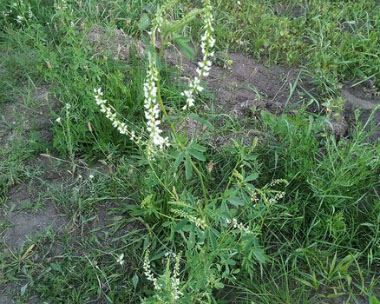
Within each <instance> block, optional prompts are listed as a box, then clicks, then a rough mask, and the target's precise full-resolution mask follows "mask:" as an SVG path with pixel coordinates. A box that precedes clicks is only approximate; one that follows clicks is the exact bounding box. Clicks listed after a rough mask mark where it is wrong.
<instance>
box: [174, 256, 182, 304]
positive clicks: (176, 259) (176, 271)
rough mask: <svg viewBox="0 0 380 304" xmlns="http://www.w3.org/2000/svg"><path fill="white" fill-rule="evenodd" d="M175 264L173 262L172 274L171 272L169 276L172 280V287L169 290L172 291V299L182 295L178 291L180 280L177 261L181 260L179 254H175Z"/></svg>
mask: <svg viewBox="0 0 380 304" xmlns="http://www.w3.org/2000/svg"><path fill="white" fill-rule="evenodd" d="M174 256H175V261H176V262H175V264H174V269H173V274H172V277H171V280H172V288H171V291H172V294H171V296H172V298H173V299H174V300H178V299H179V298H180V297H181V296H183V293H182V292H180V291H179V284H180V280H179V263H180V261H181V254H179V255H177V256H176V255H175V254H174Z"/></svg>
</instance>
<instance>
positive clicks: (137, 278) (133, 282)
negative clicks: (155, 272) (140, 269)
mask: <svg viewBox="0 0 380 304" xmlns="http://www.w3.org/2000/svg"><path fill="white" fill-rule="evenodd" d="M138 282H139V277H138V276H137V274H136V273H135V275H134V276H133V278H132V284H133V288H134V289H136V287H137V284H138Z"/></svg>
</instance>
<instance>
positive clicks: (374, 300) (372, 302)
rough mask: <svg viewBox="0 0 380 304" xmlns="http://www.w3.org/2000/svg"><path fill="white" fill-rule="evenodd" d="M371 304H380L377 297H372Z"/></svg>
mask: <svg viewBox="0 0 380 304" xmlns="http://www.w3.org/2000/svg"><path fill="white" fill-rule="evenodd" d="M369 304H380V301H379V300H378V299H377V298H376V297H375V296H371V297H370V298H369Z"/></svg>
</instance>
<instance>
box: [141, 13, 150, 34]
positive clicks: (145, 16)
mask: <svg viewBox="0 0 380 304" xmlns="http://www.w3.org/2000/svg"><path fill="white" fill-rule="evenodd" d="M149 25H150V19H149V16H148V14H142V16H141V18H140V20H139V23H138V27H139V30H140V31H145V30H146V29H147V28H148V27H149Z"/></svg>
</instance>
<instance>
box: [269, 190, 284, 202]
mask: <svg viewBox="0 0 380 304" xmlns="http://www.w3.org/2000/svg"><path fill="white" fill-rule="evenodd" d="M285 194H286V192H278V193H277V194H276V195H275V196H274V197H273V198H271V199H270V200H269V204H274V203H277V201H279V200H280V199H282V198H283V197H284V196H285Z"/></svg>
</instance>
